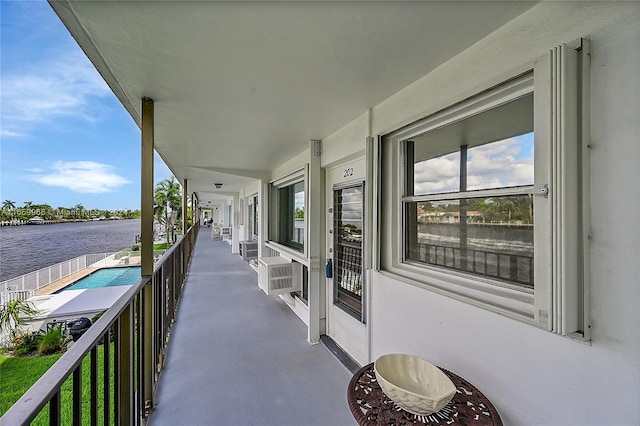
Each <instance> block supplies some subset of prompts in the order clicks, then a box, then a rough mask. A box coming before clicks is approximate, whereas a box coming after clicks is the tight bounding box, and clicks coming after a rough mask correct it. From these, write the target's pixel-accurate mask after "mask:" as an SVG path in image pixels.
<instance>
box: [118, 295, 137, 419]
mask: <svg viewBox="0 0 640 426" xmlns="http://www.w3.org/2000/svg"><path fill="white" fill-rule="evenodd" d="M132 310H133V300H132V301H131V302H130V303H129V304H128V305H127V307H126V308H125V309H124V311H123V312H122V315H121V316H120V319H119V321H118V333H117V339H118V344H117V348H118V350H117V351H116V354H115V355H116V362H117V364H118V368H117V372H118V380H117V387H116V405H117V407H118V417H117V418H116V424H117V425H120V426H128V425H130V424H133V315H132Z"/></svg>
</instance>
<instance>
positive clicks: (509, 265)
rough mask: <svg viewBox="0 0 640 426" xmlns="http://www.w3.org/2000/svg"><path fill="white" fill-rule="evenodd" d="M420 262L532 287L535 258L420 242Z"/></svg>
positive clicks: (418, 253)
mask: <svg viewBox="0 0 640 426" xmlns="http://www.w3.org/2000/svg"><path fill="white" fill-rule="evenodd" d="M416 254H417V258H416V259H414V258H411V259H410V260H414V261H417V262H420V263H426V264H429V265H437V266H441V267H445V268H450V269H456V270H460V271H464V272H471V273H473V274H476V275H482V276H485V277H491V278H498V279H502V280H505V281H508V282H512V283H515V284H519V285H524V286H527V287H533V256H530V255H526V254H516V253H504V252H502V253H500V252H495V251H486V250H477V249H470V248H466V249H462V248H459V247H449V246H442V245H435V244H425V243H418V252H417V253H416Z"/></svg>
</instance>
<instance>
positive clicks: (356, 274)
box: [333, 183, 364, 320]
mask: <svg viewBox="0 0 640 426" xmlns="http://www.w3.org/2000/svg"><path fill="white" fill-rule="evenodd" d="M363 194H364V184H363V183H359V184H357V185H353V186H348V187H340V188H336V189H334V191H333V208H334V213H333V232H334V244H333V247H334V250H335V254H334V256H335V265H334V268H335V273H334V293H333V294H334V296H333V299H334V304H335V305H336V306H338V307H340V308H342V309H343V310H344V311H346V312H348V313H349V314H350V315H352V316H354V317H356V318H358V319H359V320H362V288H363V277H362V237H363V233H362V230H363V227H364V208H363V206H364V203H363V200H364V198H363Z"/></svg>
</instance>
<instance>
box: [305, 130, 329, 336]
mask: <svg viewBox="0 0 640 426" xmlns="http://www.w3.org/2000/svg"><path fill="white" fill-rule="evenodd" d="M321 155H322V141H317V140H312V141H309V182H308V198H307V200H308V207H307V209H306V212H305V222H306V223H305V224H306V226H307V229H308V232H307V238H308V239H307V242H306V244H305V245H306V246H307V250H308V251H307V256H308V257H309V300H308V303H309V328H308V334H307V340H308V342H309V343H311V344H315V343H318V342H319V341H320V316H321V312H320V308H321V306H322V299H323V294H324V292H323V291H322V288H321V284H324V282H325V280H324V275H323V274H321V270H322V268H321V267H320V265H321V264H322V262H323V257H322V251H323V247H324V233H323V232H322V229H321V228H322V223H324V204H323V202H324V196H323V194H324V190H323V189H324V188H323V187H324V185H323V182H322V168H321V163H320V160H321ZM318 215H320V216H318Z"/></svg>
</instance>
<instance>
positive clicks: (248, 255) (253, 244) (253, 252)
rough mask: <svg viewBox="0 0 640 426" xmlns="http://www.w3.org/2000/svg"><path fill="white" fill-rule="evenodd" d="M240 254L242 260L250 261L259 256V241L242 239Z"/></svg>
mask: <svg viewBox="0 0 640 426" xmlns="http://www.w3.org/2000/svg"><path fill="white" fill-rule="evenodd" d="M240 256H242V260H244V261H246V262H248V261H250V260H252V259H257V258H258V242H257V241H240Z"/></svg>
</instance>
